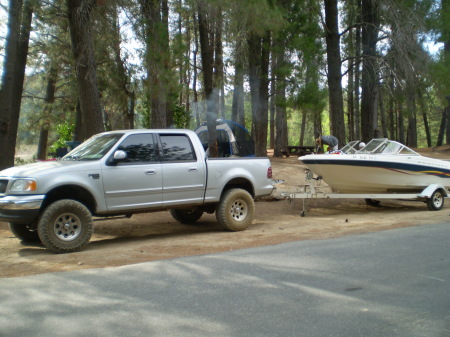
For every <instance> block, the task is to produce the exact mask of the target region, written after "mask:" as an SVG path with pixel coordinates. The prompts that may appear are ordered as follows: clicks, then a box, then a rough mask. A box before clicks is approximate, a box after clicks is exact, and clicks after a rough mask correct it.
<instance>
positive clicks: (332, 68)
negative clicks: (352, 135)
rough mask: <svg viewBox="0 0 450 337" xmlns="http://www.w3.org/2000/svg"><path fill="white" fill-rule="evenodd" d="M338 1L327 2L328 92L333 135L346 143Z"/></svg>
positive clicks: (329, 0) (326, 0)
mask: <svg viewBox="0 0 450 337" xmlns="http://www.w3.org/2000/svg"><path fill="white" fill-rule="evenodd" d="M337 3H338V1H337V0H325V25H326V27H325V35H326V42H327V63H328V73H327V78H328V91H329V105H330V129H331V133H332V134H333V135H334V136H335V137H337V138H338V139H339V142H340V144H343V143H345V141H346V137H345V121H344V100H343V97H342V73H341V51H340V46H339V43H340V35H339V27H338V21H339V18H338V8H337Z"/></svg>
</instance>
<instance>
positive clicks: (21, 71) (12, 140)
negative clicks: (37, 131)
mask: <svg viewBox="0 0 450 337" xmlns="http://www.w3.org/2000/svg"><path fill="white" fill-rule="evenodd" d="M33 11H34V2H33V1H32V0H25V2H24V5H23V11H22V19H21V27H20V39H19V41H18V42H17V60H16V76H15V79H14V87H13V94H12V103H11V106H12V109H11V123H10V133H9V137H8V138H9V139H8V147H9V148H11V149H15V148H16V140H17V130H18V128H19V117H20V107H21V104H22V92H23V83H24V79H25V68H26V65H27V57H28V45H29V41H30V32H31V21H32V17H33Z"/></svg>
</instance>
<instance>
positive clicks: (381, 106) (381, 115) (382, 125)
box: [378, 89, 388, 136]
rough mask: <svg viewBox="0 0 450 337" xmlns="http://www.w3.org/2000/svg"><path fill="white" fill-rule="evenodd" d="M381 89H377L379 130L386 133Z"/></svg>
mask: <svg viewBox="0 0 450 337" xmlns="http://www.w3.org/2000/svg"><path fill="white" fill-rule="evenodd" d="M383 93H384V91H383V90H381V89H380V90H379V91H378V106H379V110H380V122H381V132H382V133H383V135H385V136H386V135H387V134H388V128H387V122H386V111H385V109H384V97H383Z"/></svg>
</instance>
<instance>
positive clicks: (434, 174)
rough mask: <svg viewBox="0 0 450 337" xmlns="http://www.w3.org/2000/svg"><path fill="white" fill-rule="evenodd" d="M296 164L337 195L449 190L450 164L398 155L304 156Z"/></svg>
mask: <svg viewBox="0 0 450 337" xmlns="http://www.w3.org/2000/svg"><path fill="white" fill-rule="evenodd" d="M299 160H300V161H301V162H302V163H303V164H304V165H306V167H308V168H309V169H310V170H311V171H312V172H313V173H314V174H315V175H317V176H321V177H322V179H323V180H324V181H325V182H326V183H327V184H328V185H329V186H330V187H331V188H332V189H333V190H334V191H335V192H339V193H416V192H417V193H419V192H421V191H422V190H423V189H425V188H426V187H427V186H429V185H431V184H438V185H441V186H444V187H446V188H448V187H449V186H450V163H448V162H446V161H443V160H438V159H433V158H428V157H423V156H399V155H395V156H394V155H392V156H390V155H366V154H353V155H308V156H304V157H300V158H299Z"/></svg>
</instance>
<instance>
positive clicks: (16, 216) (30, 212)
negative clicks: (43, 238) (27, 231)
mask: <svg viewBox="0 0 450 337" xmlns="http://www.w3.org/2000/svg"><path fill="white" fill-rule="evenodd" d="M44 198H45V195H21V196H16V195H11V196H6V197H3V198H0V221H4V222H13V223H21V224H31V223H33V222H35V221H36V219H37V217H38V215H39V211H40V209H41V205H42V202H43V201H44Z"/></svg>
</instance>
